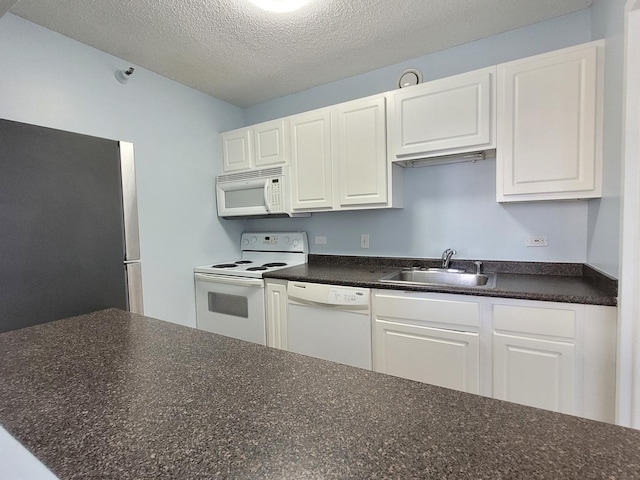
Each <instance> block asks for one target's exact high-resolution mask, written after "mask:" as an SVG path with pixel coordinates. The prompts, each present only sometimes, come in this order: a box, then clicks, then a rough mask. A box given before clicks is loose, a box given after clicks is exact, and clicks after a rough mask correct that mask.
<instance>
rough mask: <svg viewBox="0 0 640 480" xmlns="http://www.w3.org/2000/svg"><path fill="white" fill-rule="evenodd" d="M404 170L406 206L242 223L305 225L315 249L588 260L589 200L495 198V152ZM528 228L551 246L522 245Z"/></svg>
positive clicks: (254, 225)
mask: <svg viewBox="0 0 640 480" xmlns="http://www.w3.org/2000/svg"><path fill="white" fill-rule="evenodd" d="M403 173H404V189H405V197H404V198H405V207H404V208H403V209H388V210H362V211H351V212H324V213H313V214H312V215H311V217H310V218H289V219H276V218H273V219H272V218H268V219H261V220H251V221H248V222H247V224H248V225H247V228H248V229H249V230H255V231H262V230H274V231H286V230H303V231H306V232H307V233H308V235H309V243H310V251H311V253H315V254H343V255H380V256H398V257H440V254H441V253H442V251H443V250H444V249H445V248H454V249H455V250H457V251H458V254H457V255H456V257H457V258H466V259H485V260H490V259H492V260H522V261H563V262H584V261H585V260H586V258H585V255H586V244H587V238H586V228H587V227H586V226H587V203H586V202H580V201H565V202H528V203H518V204H498V203H496V201H495V159H487V160H484V161H479V162H477V163H458V164H452V165H438V166H431V167H420V168H411V169H405V170H404V171H403ZM229 221H231V222H232V221H233V220H229ZM223 222H225V221H224V220H223ZM362 233H367V234H369V236H370V237H369V241H370V248H369V249H362V248H360V234H362ZM531 235H547V236H548V238H549V246H548V247H526V246H525V241H526V239H527V237H528V236H531ZM316 236H324V237H326V238H327V244H326V245H316V244H315V243H314V239H315V237H316Z"/></svg>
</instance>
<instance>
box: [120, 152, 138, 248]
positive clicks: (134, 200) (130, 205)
mask: <svg viewBox="0 0 640 480" xmlns="http://www.w3.org/2000/svg"><path fill="white" fill-rule="evenodd" d="M118 145H119V147H120V175H121V179H122V206H123V217H124V259H125V260H139V259H140V231H139V227H138V196H137V193H136V169H135V163H134V155H133V143H129V142H118Z"/></svg>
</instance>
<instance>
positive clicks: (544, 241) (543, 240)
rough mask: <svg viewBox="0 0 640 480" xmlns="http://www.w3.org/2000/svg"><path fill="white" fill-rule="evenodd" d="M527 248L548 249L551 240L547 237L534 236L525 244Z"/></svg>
mask: <svg viewBox="0 0 640 480" xmlns="http://www.w3.org/2000/svg"><path fill="white" fill-rule="evenodd" d="M524 244H525V245H526V246H527V247H548V246H549V238H548V237H547V236H546V235H533V236H532V237H529V238H527V241H526V242H525V243H524Z"/></svg>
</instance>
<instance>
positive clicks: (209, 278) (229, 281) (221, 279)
mask: <svg viewBox="0 0 640 480" xmlns="http://www.w3.org/2000/svg"><path fill="white" fill-rule="evenodd" d="M195 279H196V280H200V281H204V282H209V283H224V284H226V285H237V286H240V287H260V288H264V281H263V280H262V279H261V278H243V277H226V276H224V275H214V274H210V273H196V274H195Z"/></svg>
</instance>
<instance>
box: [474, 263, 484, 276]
mask: <svg viewBox="0 0 640 480" xmlns="http://www.w3.org/2000/svg"><path fill="white" fill-rule="evenodd" d="M473 263H474V264H475V266H476V275H480V274H481V273H482V262H481V261H480V260H476V261H475V262H473Z"/></svg>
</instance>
